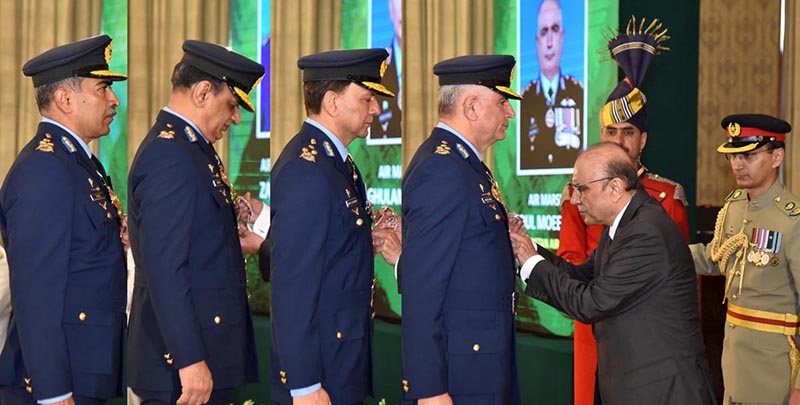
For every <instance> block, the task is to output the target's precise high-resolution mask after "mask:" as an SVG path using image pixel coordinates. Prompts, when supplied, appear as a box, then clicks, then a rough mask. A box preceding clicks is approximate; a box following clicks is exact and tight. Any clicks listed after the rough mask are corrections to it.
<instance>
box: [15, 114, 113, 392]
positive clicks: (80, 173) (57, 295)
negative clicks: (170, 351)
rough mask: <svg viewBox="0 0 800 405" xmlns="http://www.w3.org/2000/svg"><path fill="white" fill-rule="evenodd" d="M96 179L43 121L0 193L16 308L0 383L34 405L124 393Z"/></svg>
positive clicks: (106, 226)
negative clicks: (71, 397)
mask: <svg viewBox="0 0 800 405" xmlns="http://www.w3.org/2000/svg"><path fill="white" fill-rule="evenodd" d="M101 176H104V175H101V174H100V173H98V168H97V167H96V166H94V163H92V161H91V160H90V159H89V157H88V156H86V153H85V152H84V151H83V149H81V146H80V145H79V144H78V143H77V142H76V141H75V140H74V138H72V137H71V136H70V135H69V134H68V133H67V132H66V131H64V130H63V129H62V128H60V127H58V126H57V125H53V124H50V123H41V124H39V129H38V131H37V133H36V136H35V137H34V138H33V140H31V141H30V142H29V143H28V144H27V145H26V146H25V147H24V148H23V149H22V151H21V152H20V154H19V156H17V159H16V160H15V161H14V164H13V165H12V166H11V169H10V170H9V172H8V175H7V176H6V179H5V182H4V184H3V188H2V190H0V205H2V209H0V228H2V234H3V243H4V244H5V247H6V250H7V252H8V264H9V271H10V281H11V291H12V294H11V301H12V306H13V310H14V312H13V316H12V318H11V325H10V330H9V334H8V340H7V341H6V344H5V347H4V348H3V351H2V354H0V384H1V385H5V386H13V387H25V388H26V389H28V388H30V389H29V390H28V391H29V392H31V393H32V394H33V398H34V399H36V400H40V399H47V398H53V397H56V396H60V395H63V394H66V393H68V392H72V393H73V395H74V396H79V397H94V398H112V397H115V396H119V395H121V394H122V392H121V363H122V362H121V359H122V339H123V330H124V326H125V274H126V268H125V256H124V253H123V250H122V242H121V239H120V219H119V215H118V213H117V210H116V208H115V207H114V205H113V204H112V203H111V196H110V195H109V192H108V190H107V189H106V187H105V186H103V181H106V182H108V184H110V180H109V179H108V178H104V177H101Z"/></svg>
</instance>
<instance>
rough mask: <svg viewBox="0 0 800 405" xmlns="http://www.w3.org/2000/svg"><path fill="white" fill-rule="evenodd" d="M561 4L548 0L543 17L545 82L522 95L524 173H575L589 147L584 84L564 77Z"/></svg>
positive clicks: (540, 42) (540, 36) (540, 39)
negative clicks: (585, 135) (551, 170)
mask: <svg viewBox="0 0 800 405" xmlns="http://www.w3.org/2000/svg"><path fill="white" fill-rule="evenodd" d="M561 17H562V16H561V5H560V4H559V2H558V1H557V0H544V1H542V2H541V4H540V5H539V12H538V14H537V22H538V25H537V27H538V29H537V31H536V54H537V56H538V58H539V76H538V77H537V78H536V80H534V81H532V82H531V83H529V84H528V85H527V86H526V87H525V90H523V92H522V97H523V100H522V102H521V103H520V107H519V109H520V133H519V165H520V169H523V170H524V169H548V168H562V167H572V165H573V163H574V162H575V158H577V157H578V152H579V151H580V149H581V147H582V146H583V145H582V143H583V135H582V134H583V132H582V128H583V127H582V125H583V124H582V123H583V114H584V111H583V84H581V82H580V81H578V79H576V78H575V77H573V76H570V75H565V74H564V73H563V72H561V52H562V50H563V45H564V24H562V19H561Z"/></svg>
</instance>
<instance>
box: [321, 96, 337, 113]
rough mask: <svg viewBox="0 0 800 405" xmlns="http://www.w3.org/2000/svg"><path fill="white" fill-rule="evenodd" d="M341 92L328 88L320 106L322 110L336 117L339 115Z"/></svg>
mask: <svg viewBox="0 0 800 405" xmlns="http://www.w3.org/2000/svg"><path fill="white" fill-rule="evenodd" d="M339 103H340V100H339V93H337V92H335V91H333V90H328V91H326V92H325V95H323V96H322V105H321V106H320V107H321V108H320V110H321V111H322V112H326V113H328V115H330V116H332V117H335V116H337V115H339Z"/></svg>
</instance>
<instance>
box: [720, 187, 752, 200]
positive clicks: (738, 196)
mask: <svg viewBox="0 0 800 405" xmlns="http://www.w3.org/2000/svg"><path fill="white" fill-rule="evenodd" d="M745 198H747V192H746V191H745V190H743V189H736V190H733V191H731V193H730V194H728V196H727V197H725V201H737V200H743V199H745Z"/></svg>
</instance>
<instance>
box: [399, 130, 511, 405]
mask: <svg viewBox="0 0 800 405" xmlns="http://www.w3.org/2000/svg"><path fill="white" fill-rule="evenodd" d="M402 187H403V206H402V212H403V254H402V256H400V267H401V269H402V273H401V279H400V281H401V285H400V288H401V291H402V294H403V322H402V342H403V348H402V358H403V382H402V383H403V390H404V391H405V394H404V398H405V399H406V400H407V401H415V400H417V399H419V398H425V397H430V396H435V395H439V394H442V393H444V392H448V393H450V395H451V396H453V399H454V401H455V403H456V404H459V403H480V404H514V403H519V394H518V386H517V373H516V362H515V347H514V312H513V311H514V307H515V303H516V294H515V293H514V289H515V285H516V284H515V281H516V275H515V265H514V255H513V251H512V248H511V241H510V239H509V236H508V220H507V214H506V211H505V209H504V207H503V205H502V204H500V202H499V201H497V199H496V198H495V196H493V195H492V184H491V181H490V174H489V173H488V169H486V167H485V166H484V165H483V163H481V161H480V156H476V155H475V153H474V152H473V150H472V149H470V148H469V146H468V145H466V144H465V143H464V142H463V141H462V140H461V139H459V138H458V137H457V136H456V135H454V134H452V133H451V132H449V131H447V130H445V129H442V128H436V129H434V130H433V133H432V134H431V136H430V137H429V138H428V139H427V140H426V141H425V142H424V143H423V144H422V145H421V146H420V148H419V150H417V152H416V153H415V154H414V158H413V159H412V160H411V164H410V165H409V166H408V170H407V171H406V174H405V176H404V177H403V186H402Z"/></svg>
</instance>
